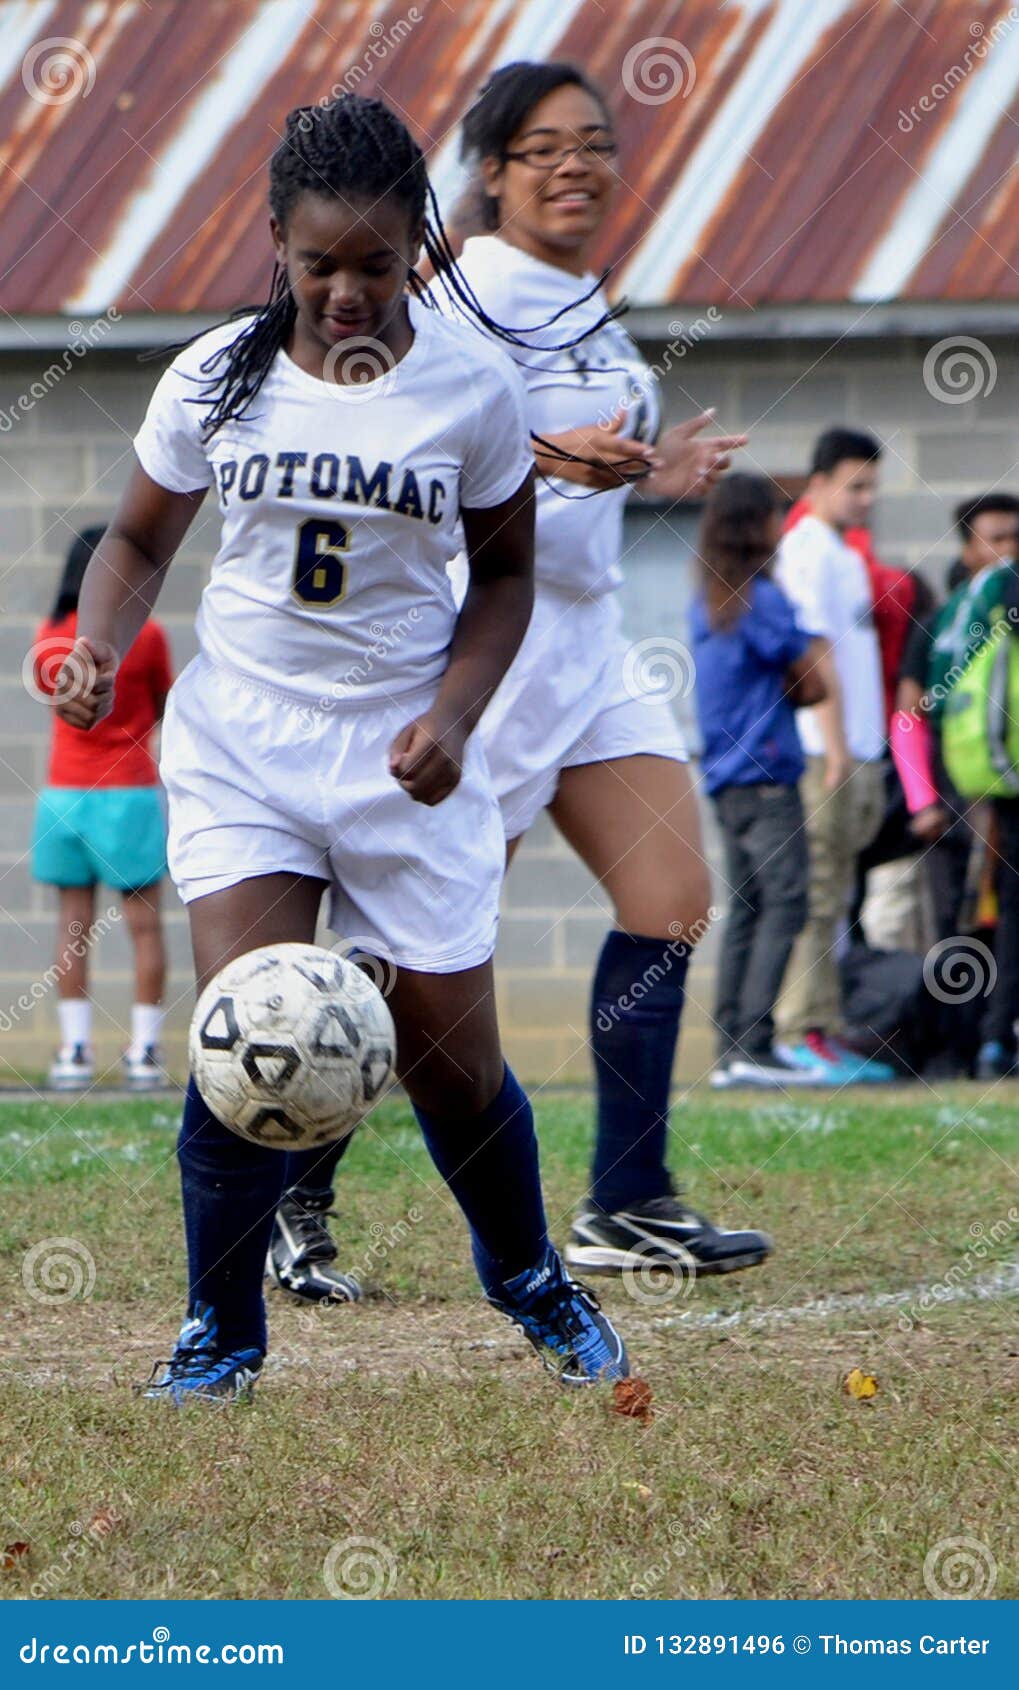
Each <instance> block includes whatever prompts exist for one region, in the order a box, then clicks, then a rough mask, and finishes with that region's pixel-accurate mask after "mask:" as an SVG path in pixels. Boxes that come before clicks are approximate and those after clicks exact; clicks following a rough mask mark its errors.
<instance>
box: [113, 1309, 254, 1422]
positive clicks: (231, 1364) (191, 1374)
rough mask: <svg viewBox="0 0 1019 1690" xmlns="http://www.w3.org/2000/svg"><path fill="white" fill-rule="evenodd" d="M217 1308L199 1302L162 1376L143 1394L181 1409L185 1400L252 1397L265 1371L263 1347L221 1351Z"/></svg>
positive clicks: (157, 1365) (185, 1323)
mask: <svg viewBox="0 0 1019 1690" xmlns="http://www.w3.org/2000/svg"><path fill="white" fill-rule="evenodd" d="M216 1338H217V1328H216V1311H215V1309H214V1308H212V1307H211V1305H210V1304H209V1303H196V1304H195V1311H194V1314H193V1315H188V1316H187V1318H186V1319H185V1321H184V1324H183V1326H182V1327H181V1329H180V1337H179V1338H178V1340H177V1348H176V1349H175V1350H174V1352H173V1355H172V1356H171V1357H170V1360H169V1361H168V1362H167V1364H166V1372H165V1373H164V1374H163V1377H162V1379H156V1378H155V1373H156V1368H158V1367H159V1366H160V1363H159V1362H157V1363H156V1367H154V1368H153V1369H152V1373H153V1378H152V1380H151V1381H150V1382H149V1384H148V1385H147V1386H146V1388H145V1390H144V1392H143V1395H144V1396H146V1397H153V1398H155V1399H157V1400H158V1401H160V1402H170V1403H173V1405H174V1407H175V1408H179V1407H180V1405H181V1403H184V1402H210V1401H212V1402H236V1401H237V1400H238V1399H239V1398H242V1397H248V1396H250V1394H251V1388H252V1385H253V1384H254V1382H255V1380H256V1379H257V1377H258V1375H259V1373H260V1372H261V1370H262V1362H263V1360H264V1359H265V1358H264V1357H263V1355H262V1352H261V1350H228V1351H225V1352H223V1351H221V1350H220V1349H219V1348H218V1346H217V1343H216Z"/></svg>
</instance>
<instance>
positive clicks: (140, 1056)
mask: <svg viewBox="0 0 1019 1690" xmlns="http://www.w3.org/2000/svg"><path fill="white" fill-rule="evenodd" d="M121 1067H122V1068H123V1070H124V1084H125V1085H126V1087H127V1089H128V1091H153V1090H154V1089H155V1088H156V1087H157V1086H165V1084H166V1070H165V1069H164V1067H163V1064H162V1062H161V1061H160V1058H159V1051H158V1050H157V1049H156V1046H155V1045H146V1046H145V1049H144V1050H143V1051H141V1052H138V1051H134V1050H128V1051H125V1052H124V1056H123V1059H122V1062H121Z"/></svg>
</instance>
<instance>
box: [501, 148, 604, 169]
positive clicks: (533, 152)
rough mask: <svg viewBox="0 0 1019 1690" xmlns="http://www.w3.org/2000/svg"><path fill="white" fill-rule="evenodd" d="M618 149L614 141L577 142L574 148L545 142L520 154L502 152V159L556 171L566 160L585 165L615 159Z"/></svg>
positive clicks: (534, 167) (533, 167)
mask: <svg viewBox="0 0 1019 1690" xmlns="http://www.w3.org/2000/svg"><path fill="white" fill-rule="evenodd" d="M618 151H619V147H618V145H617V143H616V142H615V141H578V142H577V143H576V145H575V146H572V147H563V146H556V145H555V144H554V143H552V142H548V141H545V142H543V143H542V144H541V145H540V146H537V147H524V148H523V149H522V150H521V151H520V152H515V153H511V152H504V153H503V155H502V156H503V158H511V159H515V160H516V161H517V162H518V163H520V164H529V165H530V166H531V168H532V170H558V169H559V166H560V165H561V164H565V163H566V160H567V159H568V158H579V159H582V160H583V161H584V162H585V163H588V162H589V161H590V160H591V159H602V160H604V161H607V160H608V159H610V158H615V156H616V154H617V153H618Z"/></svg>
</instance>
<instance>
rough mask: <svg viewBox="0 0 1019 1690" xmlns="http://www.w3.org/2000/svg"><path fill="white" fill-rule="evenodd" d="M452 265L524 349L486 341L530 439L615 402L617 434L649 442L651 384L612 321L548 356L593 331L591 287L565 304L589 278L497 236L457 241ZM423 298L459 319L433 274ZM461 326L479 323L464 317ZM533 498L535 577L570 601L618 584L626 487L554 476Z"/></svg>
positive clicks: (598, 313)
mask: <svg viewBox="0 0 1019 1690" xmlns="http://www.w3.org/2000/svg"><path fill="white" fill-rule="evenodd" d="M459 265H460V269H461V271H462V272H463V274H464V276H465V277H466V279H467V281H468V283H469V284H470V286H471V288H472V289H473V291H474V294H475V296H476V297H477V299H478V300H479V302H480V303H481V305H482V306H483V307H484V309H485V311H486V312H487V313H488V315H489V317H491V318H493V319H494V320H495V321H496V322H498V323H500V324H502V326H503V327H504V328H508V329H512V330H513V332H514V333H515V334H516V335H517V336H518V337H519V338H521V339H524V340H526V341H527V343H528V344H527V346H526V347H525V348H521V347H518V346H514V345H513V344H512V343H510V342H506V341H502V340H497V341H496V344H498V345H499V346H503V347H505V348H506V350H507V351H508V352H509V354H510V356H511V357H512V359H513V361H514V362H515V364H516V366H517V368H518V369H519V371H520V373H521V375H522V376H523V378H524V381H525V383H526V386H527V417H528V422H529V424H530V427H531V429H532V430H533V431H534V433H535V434H539V435H544V436H546V437H547V436H548V435H550V434H562V433H563V432H565V430H566V429H570V428H582V427H585V426H589V425H592V424H594V423H596V422H598V421H599V420H606V421H607V420H608V418H609V417H610V416H611V415H612V414H613V412H614V411H616V410H617V409H618V408H619V406H620V405H622V406H624V407H625V409H626V418H625V421H624V423H623V430H622V432H623V433H624V434H625V435H627V436H630V437H633V438H635V439H638V440H643V441H647V442H650V441H653V440H655V439H656V438H657V435H658V431H659V428H660V426H661V402H660V398H659V393H658V382H657V378H656V377H655V375H654V373H653V371H652V370H650V369H649V367H648V365H647V364H646V363H645V361H644V359H643V358H642V357H641V355H640V352H639V351H638V350H637V347H636V346H635V345H634V343H633V341H632V340H631V339H630V337H629V335H628V334H627V333H626V332H625V330H624V329H623V328H621V327H620V325H619V324H618V323H615V322H611V323H606V324H604V325H603V327H602V328H600V329H598V330H597V332H596V333H593V334H591V335H590V336H589V337H588V338H587V339H585V340H582V341H581V342H580V344H579V345H577V346H574V347H572V348H569V349H568V350H566V351H550V350H548V348H549V347H551V346H554V345H555V343H556V342H558V341H564V340H573V339H575V338H576V336H577V335H580V334H583V333H584V331H585V329H590V328H593V325H594V324H595V323H596V322H597V321H598V319H599V317H602V316H604V314H605V312H606V311H607V310H608V308H609V306H608V301H607V299H606V297H605V294H604V293H603V292H602V290H601V289H600V288H599V289H597V291H596V292H595V293H593V294H592V295H591V297H590V299H587V300H584V301H583V303H581V304H576V303H575V301H577V300H578V299H580V296H581V295H582V294H585V293H586V292H587V291H588V289H589V288H591V287H593V286H594V284H595V282H596V280H597V278H596V277H595V276H593V275H586V276H574V275H571V274H570V273H569V272H568V271H566V270H560V269H558V268H557V266H555V265H553V264H545V263H543V262H542V261H541V259H538V258H532V257H531V255H530V254H529V253H526V252H521V251H520V250H519V248H518V247H515V246H510V244H509V243H508V242H507V241H503V240H500V239H499V237H498V236H497V235H476V236H474V237H472V238H471V239H470V240H468V241H466V242H465V243H464V249H463V253H462V255H461V257H460V260H459ZM430 292H431V294H432V296H433V297H434V299H435V300H436V303H437V304H438V305H440V306H441V308H442V310H443V311H445V312H446V313H447V314H448V315H450V316H454V317H456V316H460V315H462V312H461V310H460V309H459V308H458V307H457V304H456V302H455V300H453V299H452V297H451V295H450V294H449V292H448V291H447V288H446V286H445V284H444V283H443V280H442V278H441V277H439V278H437V279H436V280H435V281H434V282H433V283H432V285H431V289H430ZM564 307H565V309H564ZM557 312H562V315H561V316H559V317H557V320H556V321H555V322H554V323H552V325H551V326H550V327H549V328H547V329H540V330H539V329H536V328H535V326H534V325H535V324H538V323H545V322H547V321H548V319H549V318H550V317H553V316H555V315H556V313H557ZM466 321H467V322H469V323H471V324H473V325H474V326H475V327H479V326H480V325H478V324H476V321H475V319H474V318H473V317H470V316H469V315H468V316H467V317H466ZM493 338H495V337H493ZM535 492H536V499H537V508H536V524H537V526H536V556H535V568H536V573H537V576H538V579H539V581H541V580H544V581H548V582H551V583H552V584H553V585H555V586H558V587H564V588H567V589H575V590H576V592H577V594H578V596H579V595H580V594H581V593H587V594H600V593H607V592H611V591H612V590H613V589H614V588H616V587H618V586H619V584H620V582H621V580H622V570H621V568H620V563H619V559H620V554H621V552H622V547H623V506H624V505H625V503H626V498H627V489H626V488H625V487H620V488H612V489H610V490H609V491H607V492H604V493H594V492H592V491H591V490H590V489H589V488H586V487H581V486H580V485H579V484H578V483H577V482H573V481H565V480H563V479H562V478H561V477H559V476H553V477H550V478H548V479H547V480H546V478H545V477H543V476H539V477H538V480H537V483H536V488H535Z"/></svg>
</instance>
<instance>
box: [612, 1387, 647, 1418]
mask: <svg viewBox="0 0 1019 1690" xmlns="http://www.w3.org/2000/svg"><path fill="white" fill-rule="evenodd" d="M612 1409H613V1412H614V1413H615V1414H625V1415H626V1416H627V1417H628V1418H629V1419H631V1420H650V1419H651V1386H650V1385H649V1384H648V1382H647V1380H646V1379H617V1380H616V1382H615V1384H614V1385H613V1387H612Z"/></svg>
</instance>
